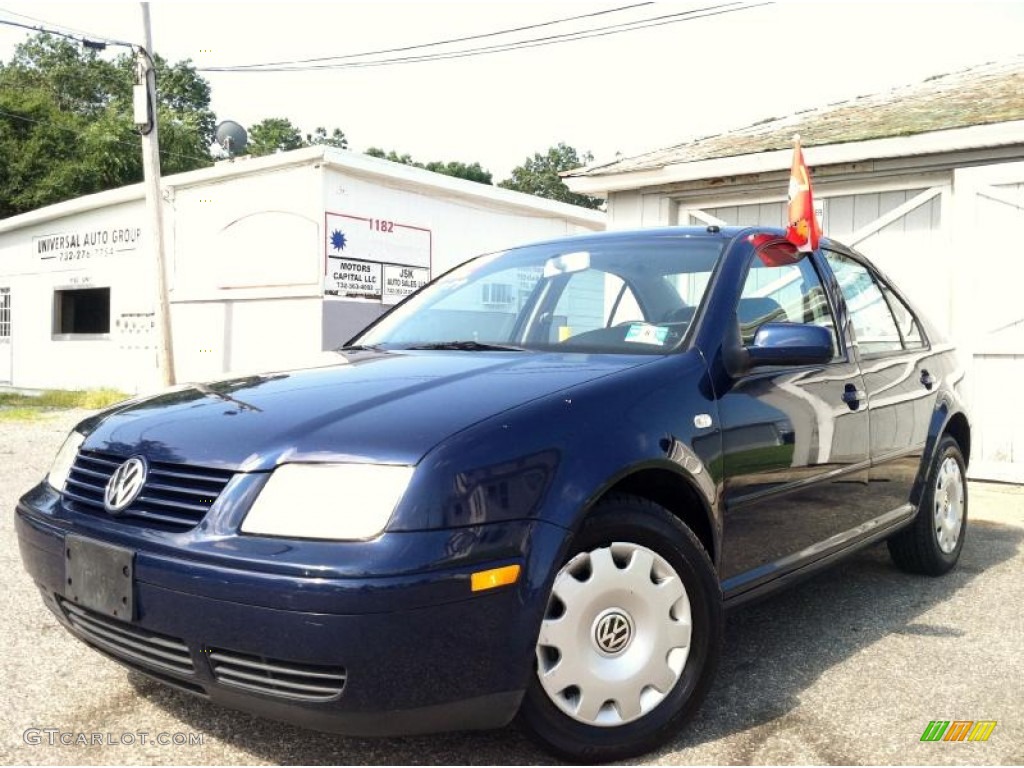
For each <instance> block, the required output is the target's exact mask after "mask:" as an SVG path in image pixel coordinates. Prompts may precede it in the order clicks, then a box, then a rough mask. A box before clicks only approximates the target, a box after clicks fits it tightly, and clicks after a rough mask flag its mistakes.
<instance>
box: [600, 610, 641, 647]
mask: <svg viewBox="0 0 1024 768" xmlns="http://www.w3.org/2000/svg"><path fill="white" fill-rule="evenodd" d="M632 639H633V620H632V619H631V618H630V617H629V614H628V613H626V612H625V611H621V610H619V609H618V608H611V609H609V610H607V611H604V612H603V613H601V614H599V615H598V617H597V619H596V620H595V621H594V644H595V645H596V646H597V650H599V651H600V652H601V653H604V654H607V655H609V656H614V655H615V654H617V653H622V652H623V651H624V650H626V646H628V645H629V641H630V640H632Z"/></svg>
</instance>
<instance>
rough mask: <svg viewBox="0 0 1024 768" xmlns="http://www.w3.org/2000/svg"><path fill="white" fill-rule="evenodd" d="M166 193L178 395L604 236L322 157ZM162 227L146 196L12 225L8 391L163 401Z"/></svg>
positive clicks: (5, 263)
mask: <svg viewBox="0 0 1024 768" xmlns="http://www.w3.org/2000/svg"><path fill="white" fill-rule="evenodd" d="M163 190H164V192H163V196H164V222H165V230H166V234H165V237H166V243H165V244H166V252H167V259H168V279H169V286H170V289H169V291H170V301H171V315H172V327H173V331H174V357H175V365H176V368H177V374H178V376H177V378H178V380H179V381H192V380H202V379H210V378H214V377H217V376H218V375H221V374H223V373H225V372H229V371H255V370H267V369H280V368H283V367H287V366H289V365H296V364H301V362H302V361H304V360H309V359H311V358H313V357H316V356H317V355H318V353H320V352H321V351H322V350H325V349H331V348H335V347H337V346H339V345H341V344H342V343H344V342H345V341H346V340H347V339H348V338H350V337H351V336H352V335H353V334H354V333H355V332H356V331H358V330H359V329H360V328H362V327H363V326H364V325H365V324H366V323H367V322H369V321H370V320H372V319H373V318H375V317H377V316H378V315H379V314H380V313H381V312H383V311H384V310H385V309H387V308H388V306H390V305H392V304H394V303H397V302H398V301H399V300H400V299H401V298H402V297H403V296H404V295H406V294H408V293H410V292H412V291H413V290H414V289H415V288H416V287H418V286H419V285H422V284H423V283H425V282H426V281H427V280H428V279H430V277H432V276H435V275H438V274H441V272H443V271H446V270H447V269H449V268H451V267H453V266H455V265H456V264H458V263H460V262H462V261H464V260H466V259H468V258H470V257H471V256H474V255H477V254H479V253H485V252H488V251H494V250H500V249H504V248H508V247H511V246H514V245H519V244H522V243H525V242H530V241H533V240H540V239H546V238H553V237H561V236H565V235H572V234H576V233H583V232H589V231H596V230H603V229H604V220H605V216H604V214H603V213H600V212H597V211H590V210H586V209H583V208H578V207H575V206H570V205H565V204H562V203H557V202H553V201H549V200H543V199H541V198H537V197H533V196H530V195H524V194H521V193H518V192H512V191H509V190H505V189H500V188H496V187H491V186H488V185H484V184H478V183H475V182H471V181H465V180H463V179H455V178H451V177H448V176H442V175H439V174H436V173H431V172H429V171H424V170H421V169H418V168H413V167H409V166H404V165H399V164H396V163H391V162H388V161H385V160H379V159H376V158H372V157H367V156H365V155H361V154H356V153H354V152H347V151H342V150H334V149H327V148H322V147H317V148H310V149H303V150H296V151H294V152H288V153H283V154H278V155H273V156H271V157H265V158H250V159H239V160H237V161H235V162H231V163H221V164H219V165H217V166H215V167H213V168H208V169H203V170H199V171H194V172H191V173H185V174H179V175H176V176H169V177H166V178H165V179H164V180H163ZM147 221H148V220H147V218H146V211H145V202H144V198H143V188H142V186H141V185H136V186H130V187H124V188H121V189H115V190H111V191H108V192H102V193H99V194H95V195H89V196H86V197H82V198H78V199H76V200H69V201H67V202H64V203H59V204H57V205H52V206H48V207H46V208H42V209H39V210H36V211H31V212H29V213H25V214H22V215H19V216H14V217H11V218H8V219H5V220H2V221H0V384H9V385H12V386H16V387H26V388H48V387H61V388H79V387H99V386H110V387H116V388H119V389H121V390H123V391H126V392H138V391H145V390H150V389H153V388H154V387H156V386H158V384H159V375H158V371H157V368H156V351H155V349H156V347H155V345H156V333H155V307H156V290H155V275H156V272H155V268H154V258H153V255H152V252H151V248H150V243H149V242H148V237H147V230H146V222H147ZM499 292H500V291H499ZM498 298H500V297H498Z"/></svg>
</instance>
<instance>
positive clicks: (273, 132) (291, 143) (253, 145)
mask: <svg viewBox="0 0 1024 768" xmlns="http://www.w3.org/2000/svg"><path fill="white" fill-rule="evenodd" d="M304 146H306V142H305V141H303V140H302V132H301V131H300V130H299V129H298V128H297V127H296V126H294V125H292V121H291V120H289V119H288V118H286V117H268V118H266V119H264V120H261V121H260V122H258V123H256V124H255V125H254V126H252V127H251V128H249V144H248V148H247V149H246V152H247V153H248V154H250V155H253V156H255V157H260V156H262V155H272V154H274V153H275V152H287V151H288V150H290V149H299V148H300V147H304Z"/></svg>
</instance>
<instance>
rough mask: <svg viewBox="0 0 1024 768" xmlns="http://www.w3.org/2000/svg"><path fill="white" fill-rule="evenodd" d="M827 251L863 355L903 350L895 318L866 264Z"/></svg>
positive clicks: (826, 257) (827, 256)
mask: <svg viewBox="0 0 1024 768" xmlns="http://www.w3.org/2000/svg"><path fill="white" fill-rule="evenodd" d="M824 254H825V259H826V261H827V262H828V265H829V266H830V267H831V268H832V272H833V273H834V274H835V276H836V280H837V281H838V282H839V289H840V290H841V291H842V292H843V298H844V299H846V307H847V309H848V310H849V313H850V322H851V323H852V324H853V331H854V333H855V334H856V336H857V346H858V347H859V348H860V351H861V354H862V355H879V354H885V353H887V352H902V351H903V342H902V340H901V338H900V332H899V328H897V326H896V319H895V318H894V317H893V314H892V311H891V310H890V309H889V302H887V301H886V300H885V296H884V295H883V293H882V289H881V288H880V287H879V285H878V283H877V282H876V281H875V278H874V276H872V274H871V273H870V272H869V271H868V269H867V267H865V266H864V265H863V264H860V263H859V262H856V261H854V260H853V259H851V258H849V257H847V256H843V255H842V254H839V253H834V252H832V251H824Z"/></svg>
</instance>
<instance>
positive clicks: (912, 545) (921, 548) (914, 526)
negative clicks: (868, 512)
mask: <svg viewBox="0 0 1024 768" xmlns="http://www.w3.org/2000/svg"><path fill="white" fill-rule="evenodd" d="M926 482H927V484H926V486H925V490H924V495H923V496H922V497H921V505H920V506H919V507H918V510H917V516H916V517H915V518H914V522H913V523H911V524H910V526H909V527H907V528H904V529H903V530H902V531H900V532H899V533H897V534H896V535H894V536H892V537H890V539H889V542H888V544H889V554H890V555H891V556H892V559H893V561H894V562H895V563H896V565H897V567H899V568H900V569H901V570H903V571H906V572H907V573H920V574H924V575H927V576H941V575H942V574H944V573H948V572H949V571H950V570H951V569H952V568H953V566H955V565H956V563H957V560H959V559H960V552H961V550H962V549H963V547H964V539H965V538H966V534H967V472H966V464H965V462H964V456H963V453H961V451H960V446H959V445H958V444H957V442H956V440H954V439H953V438H952V437H950V436H949V435H944V436H943V437H942V439H941V440H940V441H939V445H938V448H937V449H936V450H935V455H934V457H933V458H932V463H931V465H930V466H929V467H928V479H927V481H926ZM958 514H959V521H958V522H956V517H957V515H958Z"/></svg>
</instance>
